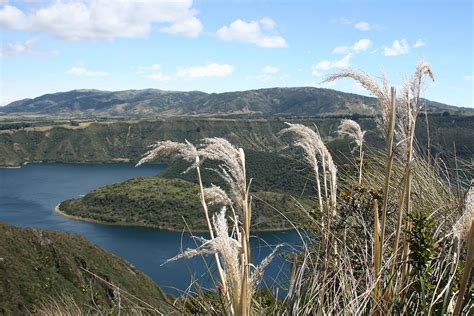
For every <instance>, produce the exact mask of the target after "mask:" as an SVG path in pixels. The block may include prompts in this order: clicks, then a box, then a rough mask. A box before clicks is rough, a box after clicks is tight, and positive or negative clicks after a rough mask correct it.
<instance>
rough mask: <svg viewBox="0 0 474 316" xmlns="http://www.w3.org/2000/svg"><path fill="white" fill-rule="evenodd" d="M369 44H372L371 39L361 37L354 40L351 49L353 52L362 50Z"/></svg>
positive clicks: (367, 47)
mask: <svg viewBox="0 0 474 316" xmlns="http://www.w3.org/2000/svg"><path fill="white" fill-rule="evenodd" d="M371 45H372V41H371V40H369V39H368V38H363V39H361V40H358V41H357V42H355V43H354V45H352V50H353V51H354V52H363V51H366V50H367V49H369V47H370V46H371Z"/></svg>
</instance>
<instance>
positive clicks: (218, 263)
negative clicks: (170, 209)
mask: <svg viewBox="0 0 474 316" xmlns="http://www.w3.org/2000/svg"><path fill="white" fill-rule="evenodd" d="M196 173H197V178H198V183H199V190H200V200H201V205H202V208H203V210H204V215H205V217H206V222H207V227H208V229H209V235H210V236H211V239H214V230H213V228H212V225H211V220H210V218H209V209H208V207H207V203H206V199H205V196H204V186H203V184H202V178H201V168H200V167H199V156H196ZM214 258H215V260H216V266H217V271H218V273H219V278H220V279H221V283H222V288H223V291H224V294H227V282H226V281H227V280H226V277H225V273H224V269H222V265H221V261H220V259H219V254H217V253H215V254H214Z"/></svg>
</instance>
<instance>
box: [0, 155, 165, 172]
mask: <svg viewBox="0 0 474 316" xmlns="http://www.w3.org/2000/svg"><path fill="white" fill-rule="evenodd" d="M33 164H38V165H41V164H69V165H108V164H136V162H135V161H132V160H126V159H125V158H123V159H122V158H116V160H106V161H41V160H40V161H24V162H22V163H19V164H17V165H2V164H0V169H20V168H21V167H23V166H27V165H33ZM154 164H157V165H162V164H164V163H161V162H158V163H154Z"/></svg>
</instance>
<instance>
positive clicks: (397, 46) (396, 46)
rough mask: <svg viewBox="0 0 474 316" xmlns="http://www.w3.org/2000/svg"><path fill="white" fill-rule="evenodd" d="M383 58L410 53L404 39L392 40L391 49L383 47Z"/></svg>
mask: <svg viewBox="0 0 474 316" xmlns="http://www.w3.org/2000/svg"><path fill="white" fill-rule="evenodd" d="M383 51H384V55H385V56H398V55H403V54H407V53H408V52H409V51H410V45H409V44H408V42H407V40H406V39H401V40H394V41H393V43H392V47H384V49H383Z"/></svg>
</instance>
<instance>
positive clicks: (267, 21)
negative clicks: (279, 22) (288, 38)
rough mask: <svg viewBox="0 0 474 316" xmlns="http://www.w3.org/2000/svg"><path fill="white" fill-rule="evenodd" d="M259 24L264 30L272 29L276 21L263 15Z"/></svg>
mask: <svg viewBox="0 0 474 316" xmlns="http://www.w3.org/2000/svg"><path fill="white" fill-rule="evenodd" d="M260 24H261V25H262V27H263V28H264V29H266V30H273V29H274V28H275V27H276V22H275V21H273V19H271V18H269V17H264V18H263V19H261V20H260Z"/></svg>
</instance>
